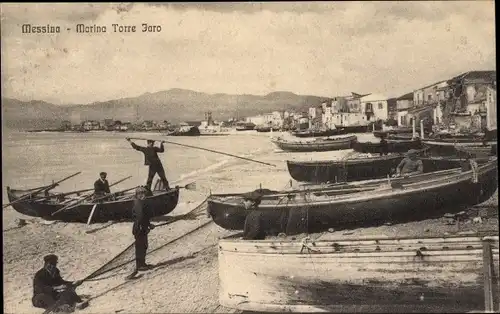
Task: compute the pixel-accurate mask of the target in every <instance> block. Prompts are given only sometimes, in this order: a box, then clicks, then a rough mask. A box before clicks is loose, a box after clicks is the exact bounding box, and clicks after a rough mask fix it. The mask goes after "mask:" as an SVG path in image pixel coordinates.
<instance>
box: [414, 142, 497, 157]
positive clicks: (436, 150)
mask: <svg viewBox="0 0 500 314" xmlns="http://www.w3.org/2000/svg"><path fill="white" fill-rule="evenodd" d="M421 141H422V144H423V145H424V146H426V147H429V150H430V151H431V152H432V153H433V154H438V155H442V156H453V155H456V152H457V149H463V148H467V147H477V146H490V147H491V146H493V145H496V144H497V142H496V141H478V140H473V139H423V140H421Z"/></svg>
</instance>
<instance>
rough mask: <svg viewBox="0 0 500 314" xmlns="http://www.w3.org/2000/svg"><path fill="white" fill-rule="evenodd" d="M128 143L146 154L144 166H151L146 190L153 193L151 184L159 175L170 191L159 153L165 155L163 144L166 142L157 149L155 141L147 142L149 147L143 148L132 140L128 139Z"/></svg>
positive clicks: (161, 143)
mask: <svg viewBox="0 0 500 314" xmlns="http://www.w3.org/2000/svg"><path fill="white" fill-rule="evenodd" d="M127 141H129V142H130V144H132V147H133V148H134V149H135V150H138V151H140V152H142V153H143V154H144V165H145V166H149V172H148V180H147V182H146V188H147V189H148V191H151V184H152V183H153V177H154V176H155V174H157V173H158V176H159V177H160V179H161V181H162V182H163V186H164V187H165V189H167V190H168V189H170V187H169V185H168V181H167V178H166V177H165V170H164V169H163V165H162V163H161V160H160V158H159V157H158V153H163V152H164V151H165V148H164V147H163V143H165V142H164V141H161V142H160V147H155V146H154V144H155V142H154V141H153V140H147V142H148V146H147V147H143V146H139V145H136V144H135V143H134V142H132V141H131V140H130V138H127Z"/></svg>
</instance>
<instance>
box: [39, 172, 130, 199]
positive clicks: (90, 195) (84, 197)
mask: <svg viewBox="0 0 500 314" xmlns="http://www.w3.org/2000/svg"><path fill="white" fill-rule="evenodd" d="M130 178H132V176H128V177H126V178H123V179H121V180H118V181H116V182H115V183H113V184H111V185H110V186H109V187H112V186H115V185H117V184H119V183H122V182H123V181H125V180H128V179H130ZM92 190H94V189H88V190H87V191H92ZM76 192H78V191H75V192H68V193H61V194H57V195H52V196H47V197H46V198H50V197H64V196H66V195H71V194H75V193H76ZM94 195H95V193H94V192H93V193H91V194H87V195H85V196H83V198H80V199H77V202H78V203H81V202H83V201H86V200H89V199H91V198H92V197H94ZM41 199H42V200H43V198H41Z"/></svg>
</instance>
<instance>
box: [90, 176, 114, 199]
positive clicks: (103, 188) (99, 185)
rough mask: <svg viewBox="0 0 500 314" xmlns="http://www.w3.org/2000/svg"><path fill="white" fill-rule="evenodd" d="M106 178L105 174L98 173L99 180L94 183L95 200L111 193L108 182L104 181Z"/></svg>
mask: <svg viewBox="0 0 500 314" xmlns="http://www.w3.org/2000/svg"><path fill="white" fill-rule="evenodd" d="M106 176H107V173H106V172H101V173H99V179H97V181H96V182H94V196H95V197H96V198H98V197H102V196H104V195H106V194H110V193H111V191H110V190H109V182H108V180H106Z"/></svg>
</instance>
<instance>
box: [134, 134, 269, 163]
mask: <svg viewBox="0 0 500 314" xmlns="http://www.w3.org/2000/svg"><path fill="white" fill-rule="evenodd" d="M129 139H133V140H145V141H148V140H150V141H155V142H164V143H169V144H173V145H179V146H183V147H188V148H194V149H200V150H204V151H207V152H212V153H216V154H221V155H226V156H230V157H235V158H239V159H243V160H247V161H251V162H256V163H259V164H263V165H267V166H272V167H276V165H273V164H270V163H267V162H263V161H258V160H253V159H250V158H246V157H241V156H237V155H233V154H228V153H224V152H220V151H216V150H213V149H208V148H203V147H197V146H191V145H186V144H180V143H176V142H170V141H165V140H155V139H150V138H142V137H129Z"/></svg>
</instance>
